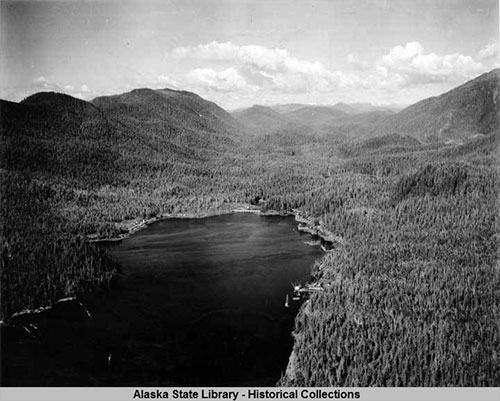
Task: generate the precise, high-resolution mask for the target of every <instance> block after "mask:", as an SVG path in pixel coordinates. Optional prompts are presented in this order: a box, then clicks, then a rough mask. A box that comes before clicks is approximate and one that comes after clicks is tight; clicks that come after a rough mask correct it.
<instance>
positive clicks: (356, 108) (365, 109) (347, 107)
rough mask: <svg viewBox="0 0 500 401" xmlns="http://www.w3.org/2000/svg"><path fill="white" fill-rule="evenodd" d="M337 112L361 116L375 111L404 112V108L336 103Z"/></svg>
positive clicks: (334, 107)
mask: <svg viewBox="0 0 500 401" xmlns="http://www.w3.org/2000/svg"><path fill="white" fill-rule="evenodd" d="M332 108H333V109H335V110H340V111H343V112H344V113H347V114H361V113H370V112H374V111H383V112H391V113H393V112H396V111H400V110H402V109H403V108H404V107H402V106H397V105H381V106H375V105H373V104H371V103H342V102H339V103H336V104H334V105H333V106H332Z"/></svg>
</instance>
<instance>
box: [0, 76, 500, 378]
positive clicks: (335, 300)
mask: <svg viewBox="0 0 500 401" xmlns="http://www.w3.org/2000/svg"><path fill="white" fill-rule="evenodd" d="M499 77H500V73H499V71H498V70H496V71H494V72H492V73H490V74H489V75H488V76H487V77H486V78H488V79H489V80H490V81H491V82H490V86H488V88H490V87H491V86H492V85H493V86H495V85H496V86H497V87H498V83H499ZM486 78H484V77H482V78H481V79H480V80H479V81H478V82H477V84H476V85H473V84H471V83H468V84H466V85H468V86H465V90H467V91H469V92H472V93H473V94H477V93H479V94H480V96H481V99H483V97H484V96H486V95H484V93H483V92H484V91H481V88H484V87H485V83H484V82H485V79H486ZM472 82H474V81H472ZM488 82H489V81H488ZM470 88H472V89H470ZM478 88H479V89H478ZM460 90H461V91H462V92H463V90H464V89H463V88H462V89H460ZM485 90H486V89H485ZM487 90H490V89H487ZM462 92H455V96H457V95H456V94H457V93H459V94H461V93H462ZM469 92H467V93H469ZM450 93H451V92H450ZM496 93H497V98H496V100H498V91H497V92H496ZM483 95H484V96H483ZM443 96H444V97H443V99H444V100H443V101H446V102H447V103H446V104H451V106H453V107H459V106H460V105H461V104H462V103H463V102H458V101H453V102H452V101H450V100H449V99H450V96H451V95H450V94H449V93H448V94H446V96H445V95H443ZM493 100H495V98H494V99H493ZM434 103H436V100H433V104H434ZM483 103H484V102H483ZM457 104H458V106H457ZM495 104H496V103H495ZM417 106H418V105H417ZM451 106H450V107H451ZM442 107H443V106H442V104H440V105H439V108H440V109H442ZM0 108H1V113H2V118H1V127H0V129H1V132H0V133H1V136H0V140H1V142H0V143H1V145H0V146H1V148H0V152H1V155H0V164H1V194H2V196H1V199H0V202H1V210H2V213H1V227H2V250H1V253H2V254H1V266H0V267H1V288H2V292H1V319H2V320H7V319H8V318H9V317H10V316H12V314H14V313H15V312H19V311H22V310H24V309H35V308H38V307H41V306H45V305H48V304H50V303H52V302H55V301H56V300H57V299H59V298H63V297H67V296H79V295H81V294H84V293H85V294H86V293H88V292H91V291H93V290H95V289H96V288H101V289H102V288H104V289H106V288H110V286H111V284H112V282H113V277H115V275H116V273H117V272H119V270H120V266H119V265H117V264H116V263H115V262H113V260H111V258H110V257H109V256H108V255H107V254H106V253H105V252H104V251H103V250H102V249H100V248H98V247H97V246H95V244H93V243H92V242H90V241H89V240H88V237H89V236H91V235H97V236H98V237H100V238H109V237H113V236H117V235H119V234H120V233H121V232H122V230H123V228H122V226H121V225H120V223H121V222H123V221H125V220H130V219H134V218H148V217H152V216H157V215H160V214H163V213H173V214H177V213H193V214H197V213H204V212H207V211H216V210H230V209H231V208H232V207H233V205H237V204H241V203H245V204H246V203H258V204H260V205H261V207H262V211H267V210H276V211H279V212H288V211H291V210H292V209H298V210H300V211H301V213H302V214H303V215H304V216H307V217H310V218H314V219H315V220H316V221H317V222H318V224H319V225H321V226H322V227H325V228H326V229H328V230H329V231H330V232H332V233H334V234H335V235H337V236H339V237H340V238H341V239H342V241H341V243H340V242H339V243H338V244H336V245H335V246H334V247H333V249H332V250H331V251H330V252H328V253H326V254H325V256H324V257H323V258H322V259H321V260H320V261H318V263H317V264H316V267H315V269H314V270H313V272H312V278H311V279H312V280H314V281H315V282H318V283H319V284H321V285H322V286H323V288H324V289H325V290H324V291H323V292H321V293H318V294H314V295H313V296H311V298H310V299H309V300H308V301H307V302H306V303H305V304H304V306H303V307H302V309H301V311H300V312H299V314H298V316H297V318H296V327H295V330H294V332H293V336H294V339H295V345H294V348H293V353H292V356H291V357H290V362H289V365H288V367H287V369H286V372H284V373H283V375H282V377H281V379H280V381H279V383H278V384H279V385H287V386H339V387H344V386H345V387H351V386H498V385H499V384H500V335H499V333H500V310H499V305H500V265H499V263H498V256H499V255H498V249H499V247H498V245H499V242H498V241H499V238H498V232H499V230H498V229H499V227H498V195H499V193H498V191H499V182H498V177H499V175H498V160H499V153H498V142H499V133H498V114H497V116H496V118H497V120H494V119H493V120H492V118H491V107H490V110H489V111H488V113H489V114H487V115H488V118H487V119H485V118H484V116H483V117H482V116H481V115H478V116H470V121H468V122H467V124H464V125H463V127H465V128H463V130H460V129H459V128H460V127H459V126H458V125H454V128H453V132H452V133H451V136H450V138H454V139H455V140H454V141H449V140H446V139H449V138H438V139H436V135H434V136H432V135H431V136H428V130H432V129H434V128H433V127H430V122H429V121H427V123H426V124H427V125H426V126H425V127H424V128H425V130H424V131H422V130H420V131H419V130H417V131H418V132H417V131H416V134H415V135H412V133H411V132H409V131H408V130H409V128H404V129H403V128H401V129H400V130H396V128H394V127H409V126H413V125H415V124H417V123H416V119H415V114H416V113H417V111H418V110H417V109H415V108H414V109H411V110H410V112H408V110H406V111H405V110H403V111H402V112H401V113H398V114H401V115H402V116H403V117H402V118H406V116H408V114H409V113H410V114H411V115H412V119H411V124H410V123H408V124H406V123H405V124H406V125H405V124H403V122H402V120H397V116H398V114H396V115H389V116H388V117H387V119H386V120H384V121H383V122H382V123H380V125H377V126H372V125H371V124H372V123H373V121H372V117H369V120H370V123H367V124H365V125H362V124H361V125H359V124H358V123H357V125H356V133H357V134H356V135H357V136H356V137H354V138H353V137H351V136H350V135H351V134H348V135H346V132H347V131H348V130H349V125H345V124H342V125H335V124H334V125H324V124H323V125H322V126H321V132H318V131H315V130H314V129H311V130H303V127H304V126H303V125H301V124H302V123H301V124H292V125H290V124H289V123H288V122H287V123H285V124H284V125H278V126H277V127H276V128H275V129H272V130H269V131H266V132H263V133H261V134H259V135H257V134H255V130H256V129H257V130H258V126H256V125H255V124H254V125H253V126H252V127H251V129H249V128H248V127H247V126H245V124H244V122H243V121H239V120H238V119H237V118H233V116H231V115H230V114H228V113H226V112H225V111H224V110H222V109H221V108H219V107H218V106H217V105H215V104H213V103H210V102H207V101H204V100H203V99H201V98H199V97H198V96H197V95H194V94H190V93H189V92H177V91H170V90H164V91H152V90H146V89H144V90H143V89H141V90H135V91H132V92H130V93H127V94H123V95H117V96H112V97H106V98H97V99H95V100H94V101H92V102H84V101H81V100H78V99H74V98H72V97H70V96H67V95H62V94H55V93H41V94H36V95H33V96H31V97H28V98H27V99H25V100H24V101H22V102H20V103H12V102H6V101H2V102H1V104H0ZM493 111H494V108H493ZM426 112H428V107H427V108H426ZM485 115H486V114H485ZM474 119H475V120H474ZM358 120H359V117H358ZM486 120H487V121H486ZM436 121H437V120H436ZM474 121H476V122H477V121H480V124H476V125H475V127H476V128H477V127H479V128H477V130H475V131H473V132H472V133H473V134H474V135H468V136H467V135H465V131H466V130H471V128H470V127H471V126H472V125H473V122H474ZM391 124H392V125H391ZM495 124H496V125H495ZM418 127H419V129H420V128H422V127H421V126H418ZM422 129H423V128H422ZM382 130H384V132H382V134H381V131H382ZM395 130H396V131H395ZM358 134H359V135H358ZM417 134H418V135H417ZM457 138H458V139H460V140H457ZM423 139H427V140H423Z"/></svg>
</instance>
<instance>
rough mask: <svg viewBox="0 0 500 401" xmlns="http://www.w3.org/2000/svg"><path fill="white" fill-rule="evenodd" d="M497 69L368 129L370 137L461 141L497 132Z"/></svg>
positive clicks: (499, 88) (499, 76)
mask: <svg viewBox="0 0 500 401" xmlns="http://www.w3.org/2000/svg"><path fill="white" fill-rule="evenodd" d="M499 100H500V69H496V70H493V71H491V72H489V73H486V74H483V75H481V76H479V77H477V78H475V79H473V80H471V81H469V82H467V83H465V84H463V85H461V86H459V87H457V88H455V89H452V90H451V91H449V92H446V93H444V94H442V95H441V96H437V97H432V98H428V99H425V100H422V101H420V102H418V103H416V104H414V105H412V106H409V107H407V108H406V109H404V110H402V111H400V112H399V113H397V114H394V115H392V116H389V117H388V118H387V119H385V120H384V121H383V122H381V123H379V124H377V125H375V126H373V127H372V129H371V134H372V135H373V136H378V135H385V134H392V133H399V134H403V135H412V136H415V137H417V138H420V139H423V140H425V141H446V140H461V139H465V138H470V137H472V136H474V135H476V134H489V133H490V132H493V131H496V130H498V129H499V106H500V103H499Z"/></svg>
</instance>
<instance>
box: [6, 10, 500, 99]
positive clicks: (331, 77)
mask: <svg viewBox="0 0 500 401" xmlns="http://www.w3.org/2000/svg"><path fill="white" fill-rule="evenodd" d="M0 4H1V6H0V7H1V13H0V16H1V21H0V52H1V53H0V98H2V99H8V100H12V101H19V100H21V99H22V98H24V97H25V96H27V95H30V94H32V93H35V92H39V91H44V90H45V91H47V90H51V91H58V92H65V93H68V94H71V95H73V96H76V97H80V98H83V99H92V98H94V97H96V96H99V95H105V94H116V93H122V92H125V91H129V90H131V89H134V88H138V87H149V88H164V87H168V88H174V89H184V90H190V91H194V92H196V93H198V94H200V95H201V96H203V97H205V98H207V99H210V100H213V101H215V102H217V103H218V104H220V105H221V106H223V107H226V108H228V109H232V108H237V107H244V106H250V105H252V104H276V103H291V102H298V103H317V104H332V103H336V102H338V101H344V102H355V101H363V102H364V101H368V102H372V103H375V104H387V103H398V104H410V103H413V102H415V101H418V100H420V99H423V98H426V97H429V96H434V95H438V94H440V93H442V92H444V91H446V90H449V89H451V88H453V87H455V86H457V85H459V84H461V83H463V82H465V81H466V80H468V79H471V78H473V77H475V76H477V75H479V74H481V73H483V72H486V71H490V70H491V69H493V68H495V67H498V66H499V65H500V63H499V52H498V43H499V17H498V12H499V5H498V1H497V0H358V1H356V0H300V1H299V0H165V1H149V2H148V1H127V2H123V1H118V0H116V1H114V0H109V1H106V0H104V1H99V0H97V1H96V0H90V1H76V0H73V1H70V0H68V1H55V2H54V1H50V2H49V1H40V0H39V1H29V0H28V1H22V2H18V1H14V2H13V1H6V0H2V1H1V3H0Z"/></svg>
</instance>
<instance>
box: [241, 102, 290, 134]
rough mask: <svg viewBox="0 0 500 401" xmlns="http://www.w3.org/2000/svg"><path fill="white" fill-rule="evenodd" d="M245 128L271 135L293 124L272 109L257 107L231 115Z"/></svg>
mask: <svg viewBox="0 0 500 401" xmlns="http://www.w3.org/2000/svg"><path fill="white" fill-rule="evenodd" d="M231 115H232V116H233V117H234V118H235V119H236V120H237V121H239V122H240V123H241V124H243V125H244V126H246V127H248V128H249V129H250V130H252V131H253V132H256V133H269V132H272V131H274V130H276V129H277V128H280V127H284V126H286V125H289V124H291V123H292V122H291V121H290V120H289V119H287V118H286V117H285V116H283V115H282V114H280V113H278V112H276V111H274V110H273V109H272V108H270V107H265V106H259V105H255V106H252V107H249V108H248V109H244V110H242V111H237V112H233V113H231Z"/></svg>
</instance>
